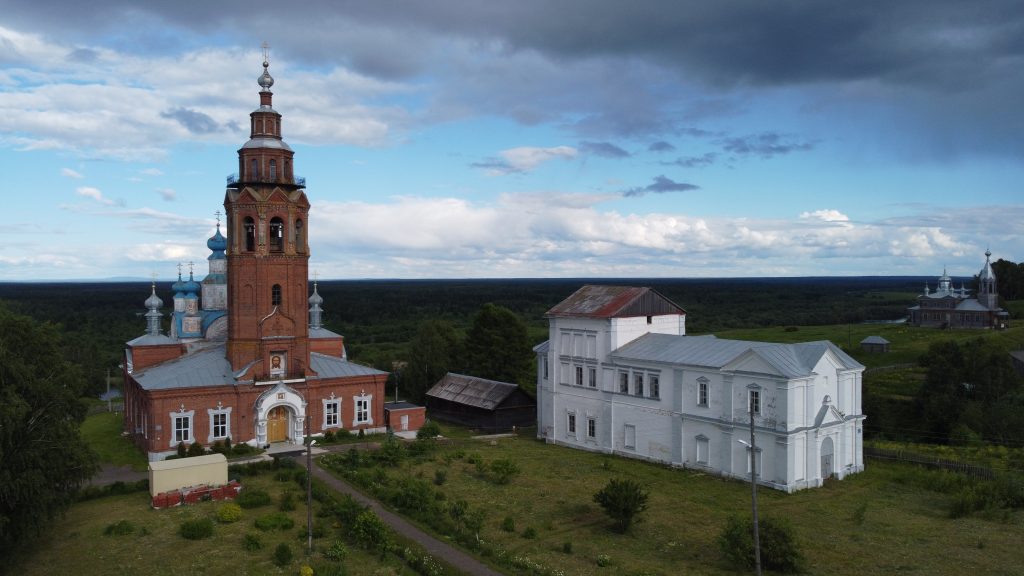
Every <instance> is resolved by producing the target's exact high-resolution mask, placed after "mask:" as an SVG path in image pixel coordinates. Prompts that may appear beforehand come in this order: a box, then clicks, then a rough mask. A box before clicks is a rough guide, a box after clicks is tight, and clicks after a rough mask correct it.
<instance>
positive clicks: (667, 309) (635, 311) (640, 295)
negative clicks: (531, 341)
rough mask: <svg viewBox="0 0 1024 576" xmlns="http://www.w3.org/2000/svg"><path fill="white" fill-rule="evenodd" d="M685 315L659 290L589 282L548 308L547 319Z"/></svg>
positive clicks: (684, 312)
mask: <svg viewBox="0 0 1024 576" xmlns="http://www.w3.org/2000/svg"><path fill="white" fill-rule="evenodd" d="M665 314H686V311H685V310H683V309H682V308H680V307H679V305H678V304H676V303H675V302H672V301H671V300H669V299H668V298H665V297H664V296H662V295H661V294H660V293H659V292H658V291H657V290H654V289H653V288H647V287H637V286H603V285H595V284H588V285H586V286H583V287H582V288H580V289H579V290H577V291H576V292H573V294H572V296H569V297H568V298H566V299H565V300H562V301H561V302H559V303H558V304H557V305H555V307H554V308H552V309H551V310H548V312H547V314H545V315H544V317H545V318H551V317H560V318H630V317H635V316H661V315H665Z"/></svg>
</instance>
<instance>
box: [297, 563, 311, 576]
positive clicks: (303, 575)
mask: <svg viewBox="0 0 1024 576" xmlns="http://www.w3.org/2000/svg"><path fill="white" fill-rule="evenodd" d="M299 576H313V567H312V566H305V565H303V566H302V568H299Z"/></svg>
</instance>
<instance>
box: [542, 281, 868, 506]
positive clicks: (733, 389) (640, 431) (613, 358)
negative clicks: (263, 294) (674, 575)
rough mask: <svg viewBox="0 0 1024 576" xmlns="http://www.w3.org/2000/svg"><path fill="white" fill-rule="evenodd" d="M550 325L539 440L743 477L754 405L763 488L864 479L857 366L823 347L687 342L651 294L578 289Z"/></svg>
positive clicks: (677, 316)
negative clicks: (853, 476)
mask: <svg viewBox="0 0 1024 576" xmlns="http://www.w3.org/2000/svg"><path fill="white" fill-rule="evenodd" d="M546 317H547V318H548V319H549V322H550V328H549V340H548V341H547V342H544V343H542V344H540V345H538V346H537V347H536V348H534V350H535V351H536V352H537V355H538V362H537V365H538V369H537V435H538V437H540V438H544V439H545V440H546V441H547V442H551V443H556V444H562V445H566V446H572V447H574V448H582V449H585V450H593V451H599V452H606V453H614V454H620V455H623V456H631V457H636V458H644V459H649V460H654V461H658V462H664V463H668V464H671V465H674V466H685V467H687V468H694V469H699V470H705V471H707V472H709V473H714V474H720V475H723V476H730V477H736V478H749V477H750V452H749V450H750V448H749V447H748V445H747V444H743V443H740V440H743V441H744V442H747V441H748V440H749V435H750V428H749V426H750V420H749V411H748V406H749V405H753V411H754V426H755V437H756V442H755V444H756V446H757V453H756V454H755V462H756V466H757V467H758V480H759V482H760V483H761V484H762V485H765V486H769V487H772V488H777V489H780V490H785V491H787V492H792V491H794V490H799V489H801V488H808V487H814V486H820V485H821V483H822V481H823V480H824V479H825V478H828V477H830V476H836V477H838V478H842V477H844V476H846V475H847V474H851V473H854V472H859V471H861V470H863V469H864V459H863V451H862V433H863V432H862V431H863V420H864V418H865V417H864V415H863V414H862V413H861V374H862V372H863V371H864V366H863V365H861V364H860V363H858V362H857V361H856V360H854V359H853V358H851V357H850V356H848V355H847V354H846V353H844V352H843V351H842V350H840V349H839V348H838V347H837V346H835V345H834V344H832V343H831V342H828V341H820V342H805V343H801V344H770V343H764V342H747V341H740V340H723V339H718V338H715V337H714V336H686V312H685V311H684V310H683V309H682V308H680V307H679V306H677V305H676V304H674V303H673V302H671V301H670V300H668V299H667V298H665V297H664V296H662V295H661V294H659V293H658V292H656V291H654V290H652V289H650V288H635V287H622V286H584V287H582V288H580V289H579V290H577V291H576V293H574V294H573V295H572V296H570V297H569V298H568V299H566V300H565V301H563V302H562V303H560V304H558V305H557V306H555V307H554V308H552V309H551V310H549V311H548V313H547V315H546Z"/></svg>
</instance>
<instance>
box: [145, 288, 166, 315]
mask: <svg viewBox="0 0 1024 576" xmlns="http://www.w3.org/2000/svg"><path fill="white" fill-rule="evenodd" d="M163 307H164V301H163V300H161V299H160V297H159V296H157V295H156V283H154V284H153V292H152V293H151V294H150V295H149V298H146V309H147V310H159V309H161V308H163Z"/></svg>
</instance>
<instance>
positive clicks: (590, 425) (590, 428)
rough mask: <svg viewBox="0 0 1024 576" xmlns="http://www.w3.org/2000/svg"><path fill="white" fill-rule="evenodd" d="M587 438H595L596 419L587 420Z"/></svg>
mask: <svg viewBox="0 0 1024 576" xmlns="http://www.w3.org/2000/svg"><path fill="white" fill-rule="evenodd" d="M587 438H597V419H595V418H587Z"/></svg>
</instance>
